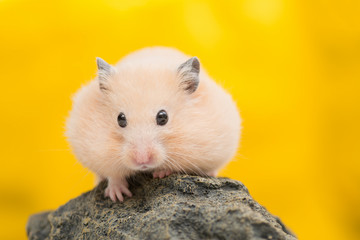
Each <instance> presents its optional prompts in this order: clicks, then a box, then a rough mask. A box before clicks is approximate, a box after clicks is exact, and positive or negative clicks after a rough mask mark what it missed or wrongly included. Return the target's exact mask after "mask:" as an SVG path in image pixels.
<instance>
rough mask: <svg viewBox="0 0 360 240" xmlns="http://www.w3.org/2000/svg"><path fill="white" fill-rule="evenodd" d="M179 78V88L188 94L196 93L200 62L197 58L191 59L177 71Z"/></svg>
mask: <svg viewBox="0 0 360 240" xmlns="http://www.w3.org/2000/svg"><path fill="white" fill-rule="evenodd" d="M177 72H178V76H179V77H180V81H181V82H180V87H182V88H183V89H184V90H185V91H186V92H188V93H189V94H191V93H193V92H195V91H196V89H197V87H198V85H199V73H200V62H199V59H198V58H197V57H192V58H190V59H189V60H187V61H186V62H184V63H183V64H181V65H180V66H179V68H178V70H177Z"/></svg>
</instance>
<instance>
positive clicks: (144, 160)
mask: <svg viewBox="0 0 360 240" xmlns="http://www.w3.org/2000/svg"><path fill="white" fill-rule="evenodd" d="M133 161H134V163H135V164H136V165H145V164H151V163H152V162H153V154H152V153H151V152H150V151H136V152H135V154H134V157H133Z"/></svg>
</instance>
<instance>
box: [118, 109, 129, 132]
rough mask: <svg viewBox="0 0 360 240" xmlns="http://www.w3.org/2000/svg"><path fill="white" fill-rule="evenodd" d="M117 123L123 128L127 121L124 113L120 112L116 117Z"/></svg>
mask: <svg viewBox="0 0 360 240" xmlns="http://www.w3.org/2000/svg"><path fill="white" fill-rule="evenodd" d="M117 121H118V124H119V126H120V127H122V128H124V127H126V125H127V121H126V117H125V114H124V113H122V112H121V113H120V114H119V116H118V118H117Z"/></svg>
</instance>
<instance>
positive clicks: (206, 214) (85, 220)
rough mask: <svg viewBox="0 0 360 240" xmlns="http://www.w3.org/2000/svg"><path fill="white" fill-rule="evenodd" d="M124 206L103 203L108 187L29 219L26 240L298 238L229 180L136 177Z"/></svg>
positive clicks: (185, 176)
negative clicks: (130, 195)
mask: <svg viewBox="0 0 360 240" xmlns="http://www.w3.org/2000/svg"><path fill="white" fill-rule="evenodd" d="M130 185H131V186H130V190H131V191H132V192H133V194H134V196H133V197H132V198H125V201H124V202H123V203H119V202H116V203H113V202H111V200H110V199H105V198H104V197H103V194H104V188H105V187H106V182H102V183H100V184H99V185H98V186H97V187H96V188H95V189H93V190H92V191H90V192H87V193H84V194H83V195H81V196H79V197H78V198H75V199H73V200H70V201H69V202H68V203H67V204H65V205H64V206H61V207H60V208H58V209H57V210H55V211H53V212H45V213H40V214H37V215H33V216H32V217H30V219H29V222H28V225H27V234H28V237H29V239H240V240H242V239H244V240H245V239H246V240H248V239H256V240H260V239H279V240H282V239H284V240H285V239H286V240H293V239H296V237H295V236H294V235H293V234H292V233H291V232H290V231H289V230H287V228H286V227H285V226H284V224H282V223H281V221H280V219H279V218H277V217H274V216H272V215H271V214H270V213H269V212H267V211H266V209H265V208H264V207H262V206H261V205H259V204H258V203H257V202H255V201H254V200H253V199H252V198H251V196H250V195H249V193H248V190H247V189H246V187H245V186H244V185H243V184H242V183H241V182H238V181H235V180H230V179H227V178H205V177H199V176H190V175H172V176H170V177H167V178H164V179H151V177H150V176H145V175H143V176H137V177H136V179H132V180H131V184H130Z"/></svg>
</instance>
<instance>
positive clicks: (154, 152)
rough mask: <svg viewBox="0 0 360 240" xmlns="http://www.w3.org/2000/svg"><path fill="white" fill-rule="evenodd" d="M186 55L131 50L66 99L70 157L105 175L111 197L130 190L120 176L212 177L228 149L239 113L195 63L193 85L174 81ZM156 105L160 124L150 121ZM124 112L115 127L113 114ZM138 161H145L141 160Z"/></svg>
mask: <svg viewBox="0 0 360 240" xmlns="http://www.w3.org/2000/svg"><path fill="white" fill-rule="evenodd" d="M188 59H189V57H188V56H186V55H184V54H183V53H181V52H179V51H178V50H175V49H171V48H163V47H156V48H145V49H142V50H139V51H136V52H134V53H132V54H130V55H128V56H126V57H125V58H124V59H122V60H121V61H120V62H119V63H118V64H117V65H116V66H114V67H113V68H112V74H110V75H109V76H106V79H105V81H104V82H102V84H104V85H105V87H106V88H107V90H100V87H99V79H98V78H99V77H98V78H96V79H95V80H93V81H91V82H90V83H89V84H87V85H86V86H83V87H82V88H81V89H80V90H79V91H78V92H77V93H76V95H75V96H74V98H73V109H72V111H71V112H70V116H69V118H68V120H67V124H66V127H67V131H66V136H67V137H68V140H69V142H70V145H71V147H72V149H73V151H74V153H75V155H76V157H77V158H78V160H79V161H80V162H81V163H82V164H83V165H84V166H86V167H87V168H89V169H90V170H91V171H93V172H94V173H96V175H97V176H98V177H99V178H100V179H105V178H107V179H108V180H109V184H108V188H107V189H106V195H107V196H109V197H110V198H111V199H112V200H113V201H116V199H119V200H120V201H122V200H123V196H122V194H125V195H128V196H131V193H130V191H129V190H128V188H127V182H126V177H128V176H130V175H132V174H134V173H136V172H137V171H151V172H153V173H154V177H164V176H165V175H169V174H170V173H171V172H189V173H190V172H191V173H196V174H200V175H216V172H217V171H218V170H219V169H220V168H222V167H223V166H224V165H225V164H226V163H228V162H229V161H230V160H231V158H232V157H233V156H234V154H235V153H236V150H237V147H238V142H239V136H240V117H239V113H238V110H237V108H236V105H235V103H234V101H233V100H232V98H231V96H230V95H229V94H228V93H226V92H225V91H224V89H222V88H221V87H220V86H219V85H217V84H216V83H215V82H214V81H213V80H212V79H211V78H210V77H209V76H208V75H207V74H206V73H205V71H204V70H203V69H202V68H201V66H200V75H199V79H200V83H199V86H198V88H197V90H196V91H195V92H193V93H191V94H190V93H188V92H186V91H184V89H183V88H181V87H180V82H181V79H179V78H180V77H179V74H178V72H177V70H178V67H179V66H180V65H181V64H182V63H184V62H185V61H187V60H188ZM161 109H164V110H165V111H166V112H167V113H168V116H169V120H168V122H167V124H166V125H164V126H158V125H157V124H156V115H157V113H158V112H159V110H161ZM120 112H123V113H124V114H125V115H126V118H127V122H128V125H127V126H126V127H125V128H121V127H120V126H119V125H118V122H117V117H118V115H119V113H120ZM144 159H145V160H144Z"/></svg>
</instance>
